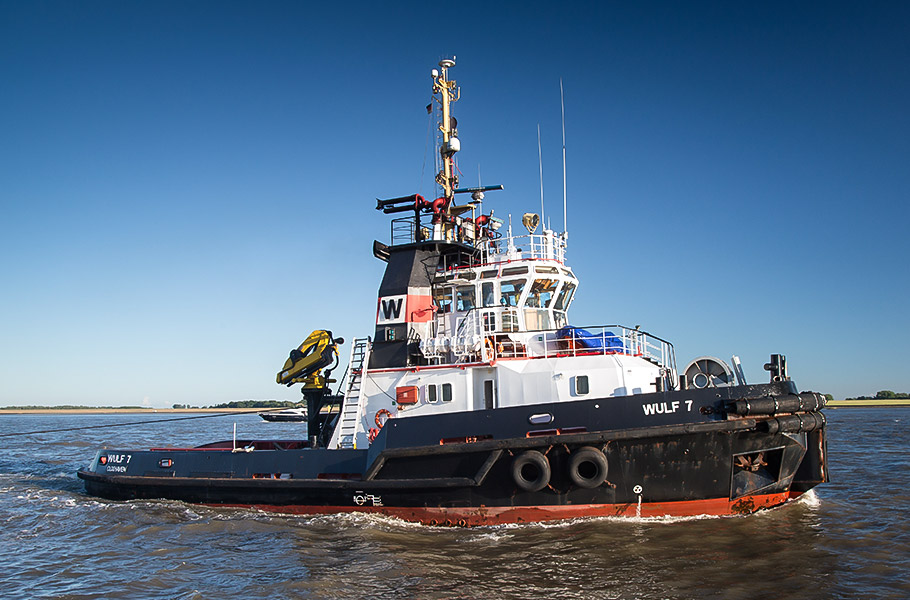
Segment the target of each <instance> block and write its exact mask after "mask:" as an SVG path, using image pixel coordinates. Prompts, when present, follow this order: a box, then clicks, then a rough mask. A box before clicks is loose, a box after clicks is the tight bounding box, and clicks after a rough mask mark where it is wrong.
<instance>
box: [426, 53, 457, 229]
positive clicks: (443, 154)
mask: <svg viewBox="0 0 910 600" xmlns="http://www.w3.org/2000/svg"><path fill="white" fill-rule="evenodd" d="M454 66H455V60H454V57H452V58H444V59H442V60H441V61H439V68H440V70H439V71H437V70H436V69H433V71H432V76H433V93H434V94H439V102H440V108H441V109H442V110H441V112H442V118H441V119H440V123H439V131H440V132H441V133H442V144H440V146H439V154H440V158H441V159H442V169H441V170H440V171H439V173H437V174H436V183H438V184H439V186H440V187H441V188H442V196H441V197H440V200H443V201H444V212H445V213H446V214H449V213H450V210H451V207H452V205H453V202H452V200H453V199H454V197H455V189H456V188H457V187H458V175H456V174H455V153H456V152H458V151H459V150H461V142H460V141H459V140H458V129H457V127H458V122H457V121H456V120H455V118H454V117H453V116H452V106H451V105H452V103H453V102H457V101H458V99H459V97H461V90H460V89H459V88H458V86H457V84H456V82H455V80H454V79H453V80H450V79H449V77H448V70H449V69H450V68H451V67H454Z"/></svg>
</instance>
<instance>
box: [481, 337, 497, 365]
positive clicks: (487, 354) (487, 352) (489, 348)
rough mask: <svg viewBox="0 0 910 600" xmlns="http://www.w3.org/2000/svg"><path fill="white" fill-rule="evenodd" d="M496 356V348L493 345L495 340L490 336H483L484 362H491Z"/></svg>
mask: <svg viewBox="0 0 910 600" xmlns="http://www.w3.org/2000/svg"><path fill="white" fill-rule="evenodd" d="M495 357H496V350H495V347H494V346H493V340H492V339H490V338H483V360H484V362H491V361H492V360H493V358H495Z"/></svg>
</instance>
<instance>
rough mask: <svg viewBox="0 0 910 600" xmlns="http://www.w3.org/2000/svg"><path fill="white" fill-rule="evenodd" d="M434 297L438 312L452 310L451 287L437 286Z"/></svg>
mask: <svg viewBox="0 0 910 600" xmlns="http://www.w3.org/2000/svg"><path fill="white" fill-rule="evenodd" d="M434 299H435V301H436V306H438V307H439V312H441V313H448V312H452V288H450V287H437V288H436V293H435V294H434Z"/></svg>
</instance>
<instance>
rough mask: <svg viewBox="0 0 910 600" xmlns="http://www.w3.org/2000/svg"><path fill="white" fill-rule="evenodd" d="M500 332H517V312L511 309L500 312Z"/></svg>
mask: <svg viewBox="0 0 910 600" xmlns="http://www.w3.org/2000/svg"><path fill="white" fill-rule="evenodd" d="M502 330H503V331H518V311H515V310H511V309H510V310H504V311H502Z"/></svg>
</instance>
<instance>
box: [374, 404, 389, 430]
mask: <svg viewBox="0 0 910 600" xmlns="http://www.w3.org/2000/svg"><path fill="white" fill-rule="evenodd" d="M383 415H385V421H381V420H380V417H382V416H383ZM391 418H392V413H390V412H389V411H387V410H386V409H384V408H380V409H379V410H377V411H376V417H375V418H374V419H373V420H374V421H376V425H377V426H378V427H379V428H380V429H382V426H383V425H385V422H386V421H388V420H389V419H391Z"/></svg>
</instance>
